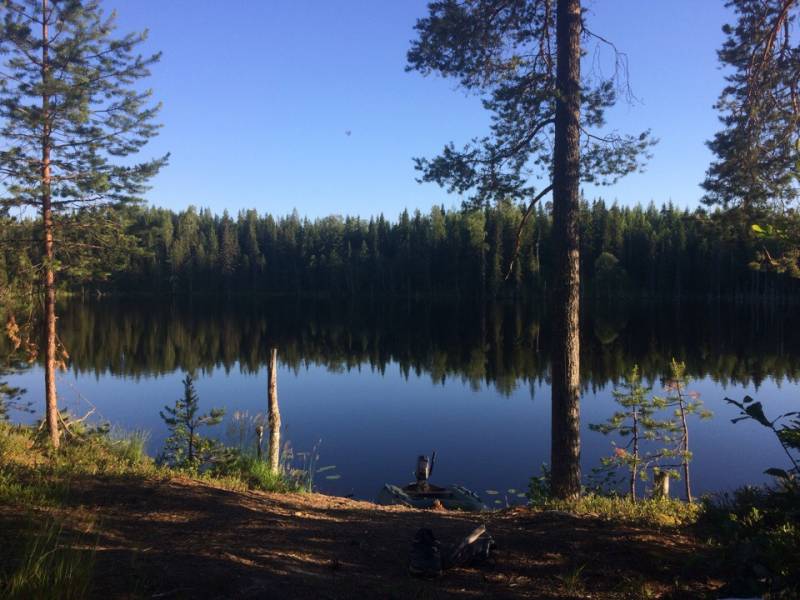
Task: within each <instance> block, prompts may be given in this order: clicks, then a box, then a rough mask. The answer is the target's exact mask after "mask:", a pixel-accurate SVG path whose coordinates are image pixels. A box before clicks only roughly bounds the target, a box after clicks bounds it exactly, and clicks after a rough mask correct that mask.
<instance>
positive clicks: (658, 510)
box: [536, 493, 703, 527]
mask: <svg viewBox="0 0 800 600" xmlns="http://www.w3.org/2000/svg"><path fill="white" fill-rule="evenodd" d="M536 508H541V509H543V510H563V511H566V512H570V513H573V514H576V515H579V516H592V517H599V518H601V519H607V520H609V521H619V522H625V523H631V524H636V525H644V526H649V527H652V526H656V527H679V526H686V525H691V524H693V523H695V522H696V521H697V519H698V517H699V515H700V513H701V512H702V510H703V507H702V506H701V505H699V504H696V503H693V504H687V503H686V502H681V501H680V500H673V499H670V498H659V499H641V500H637V501H636V502H634V501H633V500H631V499H630V498H628V497H624V496H604V495H600V494H594V493H588V494H585V495H584V496H581V497H580V498H579V499H577V500H570V501H560V500H545V501H543V502H541V503H539V504H537V505H536Z"/></svg>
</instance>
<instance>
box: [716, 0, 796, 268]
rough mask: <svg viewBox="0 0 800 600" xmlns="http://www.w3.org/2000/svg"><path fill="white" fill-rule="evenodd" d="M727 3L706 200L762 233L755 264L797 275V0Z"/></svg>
mask: <svg viewBox="0 0 800 600" xmlns="http://www.w3.org/2000/svg"><path fill="white" fill-rule="evenodd" d="M727 6H728V7H730V8H733V10H734V11H735V14H736V23H735V24H734V25H726V26H725V27H724V28H723V32H724V33H725V35H726V39H725V42H724V44H723V46H722V48H721V49H720V50H719V53H718V54H719V61H720V63H721V64H722V66H723V67H725V68H726V69H730V71H731V72H730V74H729V75H728V76H727V77H726V81H727V85H726V86H725V88H724V89H723V90H722V93H721V95H720V98H719V100H718V102H717V104H716V108H717V110H719V111H720V113H721V116H720V120H721V121H722V126H723V128H722V130H721V131H720V132H718V133H717V134H716V135H715V136H714V139H713V140H711V141H710V142H709V143H708V145H709V147H710V148H711V150H712V151H713V152H714V154H715V156H716V159H715V160H714V162H712V164H711V166H710V167H709V169H708V173H707V176H706V179H705V182H704V183H703V186H704V187H705V189H706V195H705V198H704V200H705V202H706V203H707V204H710V205H718V206H721V207H723V208H724V209H726V210H727V213H726V216H727V217H728V218H729V221H730V223H729V225H728V226H729V227H732V228H743V227H745V226H749V227H751V228H753V232H754V233H755V234H756V235H757V236H759V237H760V238H761V240H762V243H763V248H762V250H761V252H760V253H759V254H758V256H757V262H756V265H755V266H760V267H763V268H773V269H777V270H778V271H786V272H789V273H790V274H791V275H793V276H796V277H800V235H799V234H798V233H797V231H798V214H797V209H798V206H797V200H798V198H800V44H798V42H797V18H798V14H800V0H729V1H728V2H727ZM740 235H741V233H740ZM770 247H772V249H773V250H772V251H771V250H770ZM776 251H777V252H778V253H781V254H780V255H776V256H775V257H773V255H772V254H773V252H776Z"/></svg>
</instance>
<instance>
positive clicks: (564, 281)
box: [550, 0, 581, 499]
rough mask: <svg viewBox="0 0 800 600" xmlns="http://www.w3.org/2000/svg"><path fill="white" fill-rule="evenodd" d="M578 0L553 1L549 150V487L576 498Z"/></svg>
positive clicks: (578, 478) (559, 494) (563, 496)
mask: <svg viewBox="0 0 800 600" xmlns="http://www.w3.org/2000/svg"><path fill="white" fill-rule="evenodd" d="M580 35H581V2H580V0H558V4H557V12H556V46H557V65H556V87H557V99H556V115H555V140H554V150H553V242H554V253H555V273H554V275H555V277H554V280H553V284H554V285H553V291H552V306H553V328H554V329H553V333H554V341H553V345H552V357H551V364H552V432H551V436H552V437H551V448H550V461H551V463H552V466H551V477H552V479H551V491H552V493H553V495H554V496H555V497H556V498H560V499H570V498H576V497H577V496H578V495H579V494H580V489H581V466H580V337H579V333H580V329H579V326H580V323H579V308H580V271H579V267H580V244H579V241H580V240H579V230H578V211H579V198H578V194H579V185H580V109H581V87H580V60H581V47H580Z"/></svg>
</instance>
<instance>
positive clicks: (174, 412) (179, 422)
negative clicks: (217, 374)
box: [159, 375, 225, 469]
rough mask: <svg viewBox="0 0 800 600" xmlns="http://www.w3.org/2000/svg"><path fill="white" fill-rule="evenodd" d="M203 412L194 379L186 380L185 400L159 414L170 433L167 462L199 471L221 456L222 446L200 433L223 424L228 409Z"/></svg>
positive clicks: (167, 440) (165, 456)
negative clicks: (207, 428) (201, 430)
mask: <svg viewBox="0 0 800 600" xmlns="http://www.w3.org/2000/svg"><path fill="white" fill-rule="evenodd" d="M199 412H200V398H199V397H198V396H197V392H196V391H195V388H194V379H192V376H191V375H187V376H186V378H185V379H184V380H183V398H179V399H178V400H176V401H175V405H174V406H165V407H164V410H163V411H160V412H159V414H160V415H161V418H162V419H163V421H164V423H165V424H166V425H167V427H168V428H169V432H170V434H169V437H168V438H167V439H166V441H165V442H164V451H163V453H162V455H161V460H162V461H163V462H166V463H168V464H170V465H172V466H174V467H178V468H188V469H197V468H199V467H201V466H202V465H203V464H204V463H207V462H209V461H211V460H214V458H216V457H218V456H219V454H220V448H219V446H218V444H216V443H215V442H214V441H213V440H209V439H207V438H204V437H203V436H201V435H200V434H199V430H200V428H201V427H210V426H212V425H217V424H219V423H221V422H222V417H223V416H224V415H225V409H222V408H212V409H211V410H210V411H209V412H208V413H205V414H198V413H199Z"/></svg>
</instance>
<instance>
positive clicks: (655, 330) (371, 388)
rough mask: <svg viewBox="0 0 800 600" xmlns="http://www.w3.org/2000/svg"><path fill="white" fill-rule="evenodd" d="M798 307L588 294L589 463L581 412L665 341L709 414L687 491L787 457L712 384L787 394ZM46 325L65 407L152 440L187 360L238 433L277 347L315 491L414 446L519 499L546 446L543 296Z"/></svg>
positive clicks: (290, 435)
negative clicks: (61, 350)
mask: <svg viewBox="0 0 800 600" xmlns="http://www.w3.org/2000/svg"><path fill="white" fill-rule="evenodd" d="M796 320H797V319H796V311H794V310H777V309H767V308H764V307H758V306H733V305H726V304H714V303H711V304H705V303H700V304H683V305H678V304H637V305H635V306H634V305H632V306H621V305H615V306H612V307H605V308H602V309H599V308H596V309H593V310H587V311H586V314H585V315H583V317H582V327H583V334H582V355H583V357H582V381H583V397H582V403H581V411H582V414H581V419H582V431H583V434H582V463H583V470H584V473H585V474H586V473H589V472H590V471H591V469H592V468H593V467H597V466H598V465H599V464H600V460H601V457H603V456H609V455H610V454H611V451H612V446H611V441H612V439H614V438H611V437H606V436H603V435H602V434H600V433H597V432H593V431H590V430H589V428H588V425H589V424H590V423H600V422H602V421H604V420H605V419H607V418H608V417H609V416H610V415H611V413H612V412H613V411H614V410H615V404H614V401H613V397H612V393H611V392H612V390H613V389H614V386H615V383H616V382H619V380H620V379H621V377H622V376H623V374H624V373H626V372H627V371H628V370H629V369H630V368H631V367H632V366H633V365H634V364H638V365H640V367H641V370H642V372H643V374H644V375H645V378H646V380H647V381H649V382H650V383H651V385H653V390H654V392H660V391H661V390H662V383H661V381H662V378H663V377H664V376H666V375H667V373H668V367H669V361H670V359H671V358H672V357H675V358H678V359H679V360H683V361H685V362H686V364H687V370H688V373H689V374H690V375H691V376H692V377H693V379H694V381H693V382H692V383H691V385H690V386H689V387H690V389H691V390H695V391H697V392H699V393H700V394H701V398H702V399H703V401H704V402H705V405H706V407H707V408H708V409H710V410H711V411H713V413H714V417H713V418H712V419H711V420H708V421H700V420H697V419H692V420H691V421H690V429H691V440H692V451H693V453H694V459H693V461H692V479H693V488H694V491H695V492H696V493H704V492H718V491H724V490H730V489H732V488H735V487H737V486H741V485H744V484H749V483H752V484H756V483H762V482H765V481H767V480H768V477H767V476H765V475H764V474H763V471H764V469H766V468H768V467H771V466H781V467H782V466H785V465H784V463H785V456H784V455H783V453H782V450H781V448H780V446H779V445H778V444H777V442H776V441H775V439H774V438H773V437H772V434H771V433H770V432H769V431H767V430H765V429H764V428H762V427H759V426H758V425H756V424H755V423H753V422H744V423H739V424H736V425H733V424H732V423H731V419H732V418H735V417H736V416H737V411H736V409H735V408H734V407H732V406H730V405H728V404H726V403H725V402H724V400H723V399H724V397H725V396H730V397H732V398H735V399H741V397H742V396H744V395H745V394H750V395H752V396H754V397H755V398H756V399H758V400H761V401H762V402H763V403H764V407H765V410H766V412H767V414H768V415H772V416H774V415H777V414H779V413H782V412H786V411H788V410H798V408H800V400H799V399H800V394H799V393H798V392H799V391H800V390H799V389H798V388H799V387H800V386H799V385H798V377H800V340H798V338H797V336H796V335H794V332H795V331H797V323H796ZM59 327H60V333H61V337H62V339H63V342H64V344H65V346H66V348H67V350H68V352H69V354H70V357H71V359H70V364H69V370H68V372H66V373H63V374H61V375H60V376H59V381H58V386H59V394H60V397H61V403H62V405H63V406H64V407H65V408H68V409H70V410H72V411H73V412H75V413H78V414H83V413H85V412H86V411H87V410H88V408H89V407H90V406H95V407H96V415H97V416H98V417H99V418H102V419H104V420H107V421H109V422H111V423H112V424H115V425H118V426H120V427H122V428H124V429H127V430H133V429H143V430H147V431H149V432H150V436H151V437H150V451H151V452H152V453H153V454H155V453H157V451H158V450H159V448H160V446H161V444H162V443H163V440H164V438H165V436H166V429H165V427H164V425H163V423H162V422H161V420H160V418H159V410H160V409H162V408H163V406H164V405H165V404H169V405H172V404H173V403H174V401H175V400H176V399H177V398H178V397H180V396H181V394H182V385H181V380H182V378H183V377H184V376H185V374H186V373H187V372H192V373H194V374H195V375H196V377H197V390H198V393H199V396H200V399H201V406H202V408H203V409H208V408H211V407H224V408H225V409H226V410H227V415H226V423H225V424H223V425H220V426H217V428H216V429H215V431H216V434H215V435H216V436H217V437H221V438H225V437H229V438H230V437H236V435H235V433H234V432H233V429H234V427H233V425H232V421H234V420H235V419H234V414H235V413H236V412H239V413H240V414H241V413H245V412H246V413H247V414H248V415H250V416H251V417H252V416H255V415H257V414H259V413H260V412H261V413H263V411H264V410H265V407H266V383H267V369H266V360H267V357H268V353H269V349H270V347H272V346H277V348H278V362H279V370H278V395H279V402H280V407H281V417H282V421H283V439H284V440H289V441H290V442H291V445H292V447H293V448H294V450H295V452H300V451H312V450H313V449H314V448H317V452H318V454H319V456H320V459H319V463H318V466H319V467H335V468H327V469H324V470H323V471H322V472H320V473H318V474H317V476H316V479H315V483H316V487H317V488H318V489H319V490H320V491H322V492H324V493H331V494H337V495H347V494H352V495H354V496H355V497H357V498H365V499H371V498H373V497H374V496H375V494H376V493H377V491H378V490H379V489H380V487H381V486H382V484H383V483H385V482H393V483H407V482H409V481H410V480H411V479H412V478H413V477H412V471H413V468H414V464H415V459H416V456H417V455H418V454H430V452H431V451H433V450H435V451H436V452H437V456H438V460H437V465H436V469H435V472H434V476H433V478H432V480H433V481H434V482H435V483H459V484H462V485H465V486H467V487H469V488H472V489H474V490H476V491H477V492H478V493H480V494H481V495H482V497H483V498H484V500H485V501H487V502H488V503H490V504H492V503H495V504H496V503H501V504H505V502H506V501H508V502H514V501H519V500H518V499H517V498H516V494H517V493H519V492H521V491H523V490H524V489H525V488H526V486H527V482H528V480H529V478H530V476H531V475H533V474H534V473H538V471H539V467H540V465H541V464H542V463H543V462H547V461H548V460H549V457H548V454H549V445H550V434H549V426H550V409H549V405H550V386H549V383H548V364H549V359H548V353H549V346H550V338H549V335H550V334H549V331H548V311H547V308H546V306H536V305H521V304H505V305H501V304H493V305H478V304H470V303H458V302H450V301H440V302H416V301H399V302H394V303H388V304H387V303H381V302H378V301H375V302H365V303H363V304H361V305H358V306H356V305H352V304H342V303H337V302H326V301H321V300H316V301H310V300H309V301H301V300H285V299H284V300H280V299H253V300H248V301H241V300H239V301H223V300H218V301H211V300H208V299H206V300H202V301H201V300H197V299H196V300H194V301H191V302H189V301H182V302H177V301H176V302H169V301H167V302H156V301H154V300H135V301H134V300H127V301H97V302H86V303H84V302H78V301H73V302H70V303H69V304H67V305H65V306H63V307H61V309H60V319H59ZM9 380H10V381H11V382H12V383H14V384H17V385H22V386H23V387H25V388H27V394H26V398H27V400H30V401H33V403H34V407H35V408H36V409H38V410H39V412H40V413H41V410H42V398H43V376H42V371H41V368H40V367H38V366H34V367H32V368H31V369H29V370H28V371H26V372H24V373H21V374H18V375H14V376H12V377H10V378H9ZM21 418H25V417H21ZM28 418H31V417H28ZM680 488H681V485H680V483H677V484H674V493H677V491H679V489H680ZM487 490H492V491H499V492H500V493H499V494H487V493H486V491H487ZM508 490H514V491H513V492H509V491H508Z"/></svg>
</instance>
